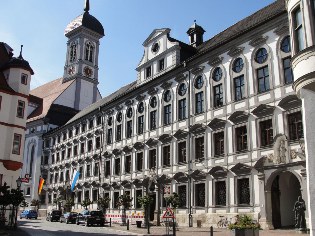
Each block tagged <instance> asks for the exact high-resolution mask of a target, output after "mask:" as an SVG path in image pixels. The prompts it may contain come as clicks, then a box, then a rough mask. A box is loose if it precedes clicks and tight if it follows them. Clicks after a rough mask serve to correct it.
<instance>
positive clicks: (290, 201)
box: [271, 172, 301, 229]
mask: <svg viewBox="0 0 315 236" xmlns="http://www.w3.org/2000/svg"><path fill="white" fill-rule="evenodd" d="M299 196H301V185H300V182H299V180H298V179H297V177H296V176H295V175H294V174H292V173H291V172H283V173H281V174H279V175H277V176H276V177H275V178H274V180H273V182H272V185H271V203H272V224H273V227H274V228H275V229H279V228H294V211H293V208H294V203H295V201H296V200H297V199H298V197H299Z"/></svg>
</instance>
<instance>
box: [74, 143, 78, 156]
mask: <svg viewBox="0 0 315 236" xmlns="http://www.w3.org/2000/svg"><path fill="white" fill-rule="evenodd" d="M77 155H78V145H75V146H74V147H73V156H77Z"/></svg>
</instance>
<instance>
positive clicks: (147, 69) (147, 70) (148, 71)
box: [145, 66, 152, 78]
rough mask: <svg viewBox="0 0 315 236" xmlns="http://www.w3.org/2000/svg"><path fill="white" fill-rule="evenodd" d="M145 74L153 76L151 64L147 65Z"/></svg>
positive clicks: (147, 76)
mask: <svg viewBox="0 0 315 236" xmlns="http://www.w3.org/2000/svg"><path fill="white" fill-rule="evenodd" d="M145 75H146V78H149V77H151V75H152V73H151V66H149V67H147V68H146V69H145Z"/></svg>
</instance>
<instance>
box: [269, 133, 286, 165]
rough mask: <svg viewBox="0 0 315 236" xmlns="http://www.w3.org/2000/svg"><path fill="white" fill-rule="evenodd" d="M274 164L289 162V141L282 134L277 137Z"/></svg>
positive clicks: (274, 148)
mask: <svg viewBox="0 0 315 236" xmlns="http://www.w3.org/2000/svg"><path fill="white" fill-rule="evenodd" d="M273 150H274V158H273V163H275V164H281V163H282V164H284V163H286V162H287V150H288V139H287V137H286V136H285V135H283V134H280V135H277V136H276V137H275V142H274V147H273Z"/></svg>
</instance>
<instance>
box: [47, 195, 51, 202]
mask: <svg viewBox="0 0 315 236" xmlns="http://www.w3.org/2000/svg"><path fill="white" fill-rule="evenodd" d="M48 203H51V194H48Z"/></svg>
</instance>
